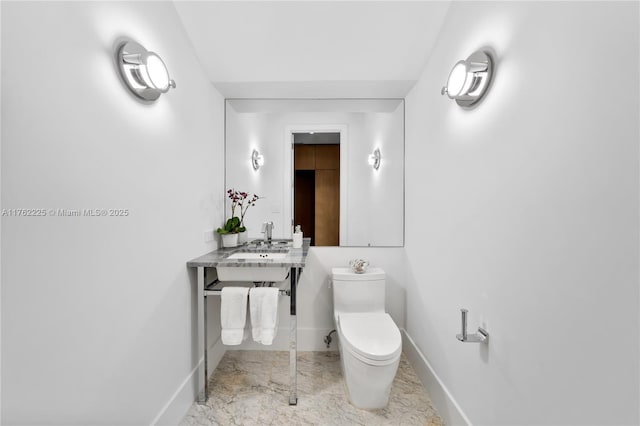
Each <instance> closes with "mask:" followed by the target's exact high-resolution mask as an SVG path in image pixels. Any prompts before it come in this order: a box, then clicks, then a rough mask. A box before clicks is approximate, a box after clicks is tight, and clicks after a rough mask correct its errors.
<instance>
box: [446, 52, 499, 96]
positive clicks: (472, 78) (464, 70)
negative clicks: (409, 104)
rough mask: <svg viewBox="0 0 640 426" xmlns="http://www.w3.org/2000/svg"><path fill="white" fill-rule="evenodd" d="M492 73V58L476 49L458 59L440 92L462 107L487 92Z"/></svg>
mask: <svg viewBox="0 0 640 426" xmlns="http://www.w3.org/2000/svg"><path fill="white" fill-rule="evenodd" d="M492 75H493V60H492V59H491V56H490V55H489V53H487V52H485V51H481V50H478V51H476V52H474V53H473V54H472V55H471V56H469V57H468V58H467V59H465V60H463V61H458V62H457V63H456V64H455V65H454V67H453V69H452V70H451V72H450V73H449V79H448V80H447V85H446V86H444V87H443V88H442V91H441V92H440V93H441V94H443V95H447V96H448V97H449V98H450V99H454V100H455V101H456V103H457V104H458V105H460V106H462V107H470V106H472V105H474V104H475V103H477V102H478V101H479V100H480V99H482V97H483V96H484V95H485V93H486V92H487V89H488V88H489V84H490V83H491V77H492Z"/></svg>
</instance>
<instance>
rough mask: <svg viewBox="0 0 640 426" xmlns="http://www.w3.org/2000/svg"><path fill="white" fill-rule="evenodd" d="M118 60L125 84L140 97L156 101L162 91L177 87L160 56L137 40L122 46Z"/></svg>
mask: <svg viewBox="0 0 640 426" xmlns="http://www.w3.org/2000/svg"><path fill="white" fill-rule="evenodd" d="M117 61H118V68H119V69H120V75H121V76H122V79H123V80H124V82H125V84H126V85H127V87H128V88H129V90H131V92H132V93H133V94H134V95H136V96H137V97H139V98H140V99H144V100H145V101H155V100H156V99H158V98H159V97H160V95H161V94H162V93H166V92H167V91H169V89H170V88H174V89H175V87H176V82H175V81H173V80H172V79H171V78H169V71H167V67H166V65H165V64H164V62H163V61H162V59H160V56H158V55H157V54H156V53H154V52H149V51H148V50H147V49H145V48H144V47H143V46H142V45H140V44H138V43H136V42H135V41H128V42H126V43H124V44H122V45H121V46H120V48H119V49H118V54H117Z"/></svg>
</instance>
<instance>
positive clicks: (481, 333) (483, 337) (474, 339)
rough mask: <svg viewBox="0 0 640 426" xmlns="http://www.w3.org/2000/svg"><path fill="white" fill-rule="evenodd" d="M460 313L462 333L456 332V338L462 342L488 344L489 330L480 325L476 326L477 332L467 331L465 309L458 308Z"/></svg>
mask: <svg viewBox="0 0 640 426" xmlns="http://www.w3.org/2000/svg"><path fill="white" fill-rule="evenodd" d="M460 312H461V313H462V333H461V334H456V339H458V340H460V341H461V342H464V343H484V344H485V345H486V344H489V332H488V331H487V330H485V329H484V328H482V327H478V332H477V333H473V334H468V333H467V313H468V312H469V311H468V310H467V309H464V308H462V309H460Z"/></svg>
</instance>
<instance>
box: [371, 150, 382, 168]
mask: <svg viewBox="0 0 640 426" xmlns="http://www.w3.org/2000/svg"><path fill="white" fill-rule="evenodd" d="M380 158H381V155H380V149H378V148H376V150H375V151H373V154H369V165H370V166H371V167H373V168H374V170H378V169H379V168H380Z"/></svg>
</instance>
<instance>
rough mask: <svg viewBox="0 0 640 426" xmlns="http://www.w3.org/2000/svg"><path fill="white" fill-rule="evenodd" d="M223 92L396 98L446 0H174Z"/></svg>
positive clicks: (420, 59)
mask: <svg viewBox="0 0 640 426" xmlns="http://www.w3.org/2000/svg"><path fill="white" fill-rule="evenodd" d="M174 4H175V7H176V10H177V12H178V15H179V16H180V19H181V20H182V23H183V25H184V28H185V31H186V33H187V35H188V36H189V38H190V39H191V41H192V43H193V46H194V48H195V51H196V53H197V55H198V57H199V59H200V61H201V63H202V65H203V67H204V69H205V71H206V73H207V75H208V77H209V79H210V80H211V82H212V83H213V84H214V85H215V86H216V87H217V88H218V90H219V91H220V92H221V93H222V94H223V95H224V96H225V97H226V98H286V97H292V98H394V97H396V98H397V97H399V98H403V97H404V96H405V95H406V94H407V92H408V91H409V90H410V89H411V87H413V85H414V83H415V82H416V80H417V79H418V77H419V75H420V72H421V71H422V68H423V67H424V65H425V63H426V61H427V58H428V56H429V53H430V51H431V49H432V47H433V45H434V43H435V41H436V38H437V36H438V33H439V31H440V27H441V25H442V22H443V20H444V17H445V15H446V12H447V10H448V8H449V4H450V2H449V1H180V0H176V1H174Z"/></svg>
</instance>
